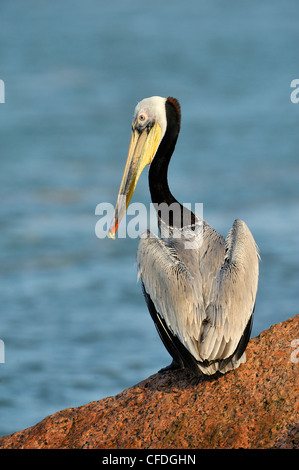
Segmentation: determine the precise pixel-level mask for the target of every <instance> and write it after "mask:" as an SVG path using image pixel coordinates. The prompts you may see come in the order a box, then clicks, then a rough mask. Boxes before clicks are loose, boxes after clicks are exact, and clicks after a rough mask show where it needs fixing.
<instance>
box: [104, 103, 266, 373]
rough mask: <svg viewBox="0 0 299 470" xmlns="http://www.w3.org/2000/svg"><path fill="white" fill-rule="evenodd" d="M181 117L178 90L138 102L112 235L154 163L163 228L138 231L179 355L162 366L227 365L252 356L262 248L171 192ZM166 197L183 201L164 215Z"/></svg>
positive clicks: (148, 281) (155, 303) (152, 299)
mask: <svg viewBox="0 0 299 470" xmlns="http://www.w3.org/2000/svg"><path fill="white" fill-rule="evenodd" d="M180 122H181V112H180V105H179V103H178V101H177V100H176V99H175V98H170V97H169V98H161V97H159V96H153V97H151V98H146V99H144V100H142V101H141V102H140V103H138V105H137V106H136V109H135V114H134V119H133V123H132V135H131V142H130V146H129V153H128V158H127V163H126V167H125V171H124V175H123V178H122V182H121V185H120V189H119V195H118V200H117V203H116V206H115V212H114V218H113V220H112V223H111V227H110V232H109V235H110V236H111V237H112V238H114V237H115V233H116V231H117V228H118V225H119V223H120V220H121V218H122V216H123V215H124V213H125V211H126V209H127V207H128V204H129V201H130V199H131V197H132V194H133V192H134V189H135V187H136V184H137V181H138V178H139V176H140V174H141V172H142V170H143V168H144V167H145V166H146V165H147V164H149V165H150V167H149V188H150V193H151V199H152V202H153V204H154V206H155V208H156V209H157V216H158V223H159V230H160V231H159V236H156V235H155V234H154V233H152V232H150V231H147V232H146V233H145V234H144V235H143V236H142V237H141V238H140V242H139V246H138V251H137V267H138V273H139V276H140V278H141V282H142V288H143V293H144V296H145V299H146V302H147V306H148V309H149V312H150V314H151V316H152V319H153V321H154V323H155V326H156V328H157V330H158V333H159V335H160V337H161V339H162V341H163V343H164V345H165V347H166V349H167V350H168V352H169V353H170V355H171V356H172V358H173V361H172V363H171V364H170V366H168V367H166V368H165V369H162V370H166V369H168V368H183V367H186V368H189V369H190V370H192V371H193V372H194V373H195V374H197V375H200V374H202V373H203V374H207V375H211V374H214V373H216V372H217V371H219V372H221V373H225V372H227V371H229V370H231V369H234V368H236V367H238V366H239V365H240V364H241V363H243V362H245V361H246V356H245V348H246V346H247V343H248V341H249V337H250V333H251V327H252V321H253V312H254V306H255V299H256V293H257V285H258V259H259V254H258V249H257V246H256V244H255V241H254V239H253V236H252V234H251V232H250V231H249V229H248V227H247V225H246V224H245V222H243V221H242V220H239V219H237V220H235V221H234V223H233V226H232V228H231V230H230V231H229V233H228V235H227V237H226V238H225V239H224V238H223V237H222V236H221V235H220V234H219V233H217V232H216V231H215V230H214V229H213V228H212V227H211V226H210V225H208V224H207V223H206V222H205V221H204V220H202V219H200V218H199V217H198V216H197V215H195V214H194V213H193V212H191V211H189V210H187V209H185V208H184V207H183V206H182V205H181V204H180V203H178V201H176V199H175V198H174V197H173V195H172V194H171V192H170V190H169V186H168V182H167V170H168V164H169V161H170V158H171V156H172V153H173V151H174V148H175V144H176V141H177V137H178V134H179V130H180ZM162 203H164V204H165V205H166V206H167V207H170V206H171V205H173V204H175V205H176V207H178V208H179V209H178V210H176V211H175V210H174V211H172V212H171V211H169V212H168V214H167V216H168V218H166V217H165V215H163V211H162V210H160V208H161V204H162ZM164 214H165V213H164ZM186 214H187V217H186ZM166 219H167V220H166ZM186 220H187V222H185V221H186ZM188 240H189V241H190V240H191V241H192V244H191V245H190V244H189V246H188V243H187V241H188Z"/></svg>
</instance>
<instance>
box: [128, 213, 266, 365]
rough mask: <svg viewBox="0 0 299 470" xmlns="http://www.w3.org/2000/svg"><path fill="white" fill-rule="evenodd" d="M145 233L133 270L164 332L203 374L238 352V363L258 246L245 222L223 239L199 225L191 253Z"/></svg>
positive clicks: (182, 244)
mask: <svg viewBox="0 0 299 470" xmlns="http://www.w3.org/2000/svg"><path fill="white" fill-rule="evenodd" d="M146 235H147V236H146V237H143V238H141V240H140V243H139V247H138V252H137V265H138V271H139V275H140V276H141V279H142V284H143V287H144V291H145V293H146V295H147V296H148V297H149V298H150V301H151V302H152V304H153V305H154V307H155V310H156V312H157V315H158V317H159V319H161V321H162V322H163V325H164V328H165V327H166V328H167V329H168V330H169V333H170V335H171V336H172V337H174V338H178V339H179V341H180V342H181V344H182V345H183V346H184V348H186V349H187V351H188V352H189V353H190V354H191V355H192V356H193V357H194V359H195V360H196V361H197V362H198V363H203V362H205V363H206V369H207V373H213V372H215V370H217V367H218V366H215V367H216V369H215V367H214V368H213V367H212V368H211V367H210V364H211V362H213V361H214V362H215V361H216V362H217V361H218V362H219V361H222V360H226V361H230V360H231V356H232V355H233V354H234V353H235V352H236V350H238V349H239V351H238V359H239V358H240V357H241V356H242V354H243V351H244V349H245V347H246V345H247V342H248V339H249V335H250V329H251V319H252V313H253V309H254V303H255V296H256V291H257V280H258V254H257V248H256V245H255V242H254V240H253V237H252V235H251V233H250V231H249V229H248V227H247V226H246V224H245V223H244V222H242V221H240V220H236V221H235V222H234V224H233V227H232V229H231V230H230V232H229V234H228V236H227V238H226V240H224V239H223V237H221V235H219V234H218V233H217V232H216V231H215V230H214V229H212V228H211V227H210V226H209V225H208V224H206V223H205V222H204V224H203V230H202V231H199V232H198V234H196V240H195V241H196V243H195V244H194V243H193V248H192V249H190V247H189V248H186V239H185V238H184V237H182V238H171V239H161V238H158V237H157V236H155V235H154V234H152V233H151V232H147V234H146ZM244 335H245V336H244ZM240 349H241V350H240ZM214 369H215V370H214ZM209 371H210V372H209Z"/></svg>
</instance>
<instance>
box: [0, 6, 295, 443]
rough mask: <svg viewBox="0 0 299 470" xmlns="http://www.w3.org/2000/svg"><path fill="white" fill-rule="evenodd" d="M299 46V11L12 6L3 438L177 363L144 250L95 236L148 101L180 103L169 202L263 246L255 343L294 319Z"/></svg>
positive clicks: (1, 259)
mask: <svg viewBox="0 0 299 470" xmlns="http://www.w3.org/2000/svg"><path fill="white" fill-rule="evenodd" d="M298 43H299V28H298V5H297V2H296V0H289V1H288V2H281V1H279V0H271V1H270V0H269V1H263V2H260V1H259V0H250V1H249V0H244V1H243V2H236V1H232V0H227V1H226V2H223V1H221V0H213V1H209V0H189V1H188V2H179V1H173V0H164V1H163V2H161V1H157V0H152V1H151V2H136V1H132V0H127V1H126V2H124V1H122V0H114V1H113V2H106V1H101V0H85V1H84V2H82V1H78V0H59V1H52V2H50V1H46V0H27V1H26V2H24V1H22V0H12V1H1V3H0V79H2V80H3V81H4V83H5V104H0V197H1V204H0V228H1V230H0V309H1V311H0V338H1V339H2V340H3V341H4V343H5V363H4V364H0V435H4V434H7V433H11V432H14V431H17V430H21V429H23V428H25V427H28V426H31V425H33V424H35V423H36V422H38V421H40V420H41V419H43V418H44V417H45V416H47V415H48V414H50V413H53V412H56V411H58V410H61V409H63V408H66V407H73V406H78V405H82V404H85V403H88V402H90V401H92V400H99V399H101V398H103V397H106V396H109V395H114V394H117V393H119V392H121V391H122V390H123V389H125V388H127V387H130V386H132V385H134V384H136V383H138V382H139V381H141V380H142V379H144V378H146V377H148V376H149V375H151V374H153V373H155V372H156V371H157V370H159V369H160V368H161V367H163V366H165V365H167V364H169V362H170V357H169V355H168V353H167V352H166V350H165V349H164V347H163V345H162V343H161V341H160V339H159V337H158V334H157V333H156V331H155V328H154V325H153V323H152V321H151V319H150V315H149V313H148V311H147V307H146V305H145V302H144V299H143V296H142V293H141V287H140V284H139V283H138V284H137V282H136V279H137V276H136V267H135V255H136V250H137V243H138V240H131V239H117V240H115V241H112V240H110V239H102V240H101V239H99V238H97V237H96V235H95V225H96V222H97V221H98V220H99V217H98V216H96V215H95V208H96V206H97V204H99V203H101V202H109V203H112V204H114V203H115V201H116V196H117V192H118V188H119V184H120V181H121V176H122V172H123V169H124V164H125V159H126V155H127V149H128V144H129V139H130V130H131V119H132V115H133V111H134V107H135V105H136V104H137V102H138V101H139V100H141V99H142V98H144V97H148V96H151V95H161V96H175V97H177V98H178V99H179V100H180V103H181V107H182V128H181V134H180V137H179V140H178V144H177V147H176V152H175V154H174V156H173V159H172V161H171V165H170V170H169V184H170V188H171V190H172V191H173V193H174V195H175V196H176V198H177V199H178V200H179V201H181V202H192V203H195V202H202V203H203V210H204V218H205V219H206V220H207V222H209V223H210V224H211V225H212V226H213V227H214V228H215V229H216V230H217V231H218V232H220V233H222V234H223V235H224V236H226V234H227V232H228V230H229V229H230V227H231V225H232V223H233V221H234V219H235V218H241V219H243V220H245V221H246V223H247V224H248V226H249V227H250V229H251V231H252V232H253V234H254V237H255V239H256V242H257V243H258V245H259V248H260V253H261V258H262V261H261V264H260V283H259V292H258V297H257V303H256V310H255V321H254V326H253V332H252V335H253V336H256V335H258V334H259V333H260V332H261V331H262V330H264V329H267V328H269V327H270V326H271V325H272V324H274V323H278V322H281V321H283V320H285V319H287V318H290V317H292V316H294V315H295V314H297V313H298V277H299V276H298V265H299V237H298V235H299V234H298V229H299V224H298V222H299V208H298V191H299V189H298V188H299V177H298V175H299V159H298V148H299V103H298V104H294V103H292V102H291V100H290V95H291V92H292V91H293V89H292V88H290V84H291V81H292V80H293V79H296V78H299V60H298V59H299V53H298ZM137 201H138V202H143V203H144V204H146V205H149V203H150V197H149V190H148V183H147V171H145V172H144V174H143V175H142V177H141V179H140V181H139V184H138V187H137V190H136V193H135V195H134V197H133V201H132V202H137ZM296 334H297V332H294V337H296ZM269 354H271V351H269Z"/></svg>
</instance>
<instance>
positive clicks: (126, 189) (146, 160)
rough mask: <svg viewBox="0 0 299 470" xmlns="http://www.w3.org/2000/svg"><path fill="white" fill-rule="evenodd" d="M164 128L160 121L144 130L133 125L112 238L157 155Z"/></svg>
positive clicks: (111, 226) (112, 228) (113, 221)
mask: <svg viewBox="0 0 299 470" xmlns="http://www.w3.org/2000/svg"><path fill="white" fill-rule="evenodd" d="M161 135H162V130H161V126H160V125H159V123H158V122H155V123H154V125H153V126H152V127H151V128H150V130H148V129H147V128H145V129H144V130H143V131H142V132H140V131H139V130H137V129H136V127H135V126H133V129H132V135H131V141H130V145H129V152H128V157H127V162H126V166H125V171H124V174H123V177H122V181H121V184H120V188H119V192H118V197H117V202H116V205H115V209H114V215H113V219H112V222H111V225H110V229H109V236H110V238H115V234H116V232H117V229H118V226H119V224H120V221H121V219H122V217H123V216H124V214H125V212H126V210H127V207H128V205H129V202H130V200H131V198H132V195H133V193H134V190H135V188H136V184H137V181H138V179H139V177H140V175H141V173H142V170H143V169H144V167H145V166H146V165H149V164H150V163H151V161H152V159H153V158H154V156H155V153H156V151H157V148H158V145H159V143H160V140H161Z"/></svg>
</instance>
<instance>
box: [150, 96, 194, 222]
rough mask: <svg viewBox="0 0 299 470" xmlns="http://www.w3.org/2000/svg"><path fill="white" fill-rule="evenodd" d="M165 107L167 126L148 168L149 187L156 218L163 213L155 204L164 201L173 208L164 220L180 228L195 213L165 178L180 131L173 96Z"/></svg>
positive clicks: (179, 113) (179, 122) (168, 99)
mask: <svg viewBox="0 0 299 470" xmlns="http://www.w3.org/2000/svg"><path fill="white" fill-rule="evenodd" d="M165 107H166V120H167V128H166V132H165V134H164V137H163V139H162V141H161V143H160V145H159V148H158V150H157V153H156V155H155V157H154V159H153V161H152V163H151V166H150V169H149V187H150V192H151V198H152V202H153V204H154V206H155V208H156V210H157V215H158V218H162V220H163V214H162V212H161V210H159V208H158V207H157V206H158V205H160V204H162V203H166V204H167V206H168V207H169V206H172V208H173V210H172V211H169V212H168V214H169V218H168V220H164V222H166V223H167V224H169V225H170V226H172V227H177V228H182V227H184V225H190V224H191V225H193V224H194V223H195V215H194V214H193V213H192V212H191V211H188V209H186V208H184V207H183V206H182V205H181V204H180V203H179V202H178V201H177V200H176V199H175V197H174V196H173V195H172V194H171V192H170V189H169V186H168V180H167V171H168V165H169V162H170V159H171V156H172V154H173V151H174V148H175V145H176V142H177V138H178V135H179V131H180V125H181V112H180V105H179V103H178V101H177V100H176V99H175V98H167V100H166V102H165Z"/></svg>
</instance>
